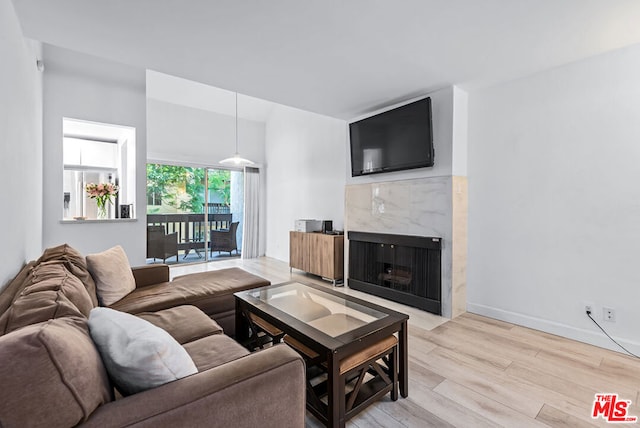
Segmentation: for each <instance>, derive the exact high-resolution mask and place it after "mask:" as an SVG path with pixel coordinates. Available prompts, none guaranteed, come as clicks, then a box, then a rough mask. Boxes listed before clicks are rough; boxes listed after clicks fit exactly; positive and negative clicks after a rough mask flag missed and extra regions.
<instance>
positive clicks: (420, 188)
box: [345, 176, 467, 318]
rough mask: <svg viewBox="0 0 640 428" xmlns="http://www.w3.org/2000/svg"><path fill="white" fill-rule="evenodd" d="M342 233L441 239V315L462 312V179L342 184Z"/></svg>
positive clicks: (464, 205) (464, 223) (464, 211)
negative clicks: (343, 186)
mask: <svg viewBox="0 0 640 428" xmlns="http://www.w3.org/2000/svg"><path fill="white" fill-rule="evenodd" d="M345 231H357V232H371V233H390V234H397V235H415V236H432V237H440V238H442V293H441V299H442V315H443V316H444V317H447V318H455V317H456V316H458V315H460V314H462V313H464V312H465V311H466V269H467V177H461V176H443V177H427V178H418V179H412V180H399V181H389V182H378V183H366V184H351V185H347V186H346V188H345ZM348 251H349V246H348V244H347V245H346V248H345V258H346V260H348V259H349V254H348ZM346 266H348V263H345V267H346ZM347 269H348V268H347ZM345 274H346V277H347V278H348V271H347V272H345Z"/></svg>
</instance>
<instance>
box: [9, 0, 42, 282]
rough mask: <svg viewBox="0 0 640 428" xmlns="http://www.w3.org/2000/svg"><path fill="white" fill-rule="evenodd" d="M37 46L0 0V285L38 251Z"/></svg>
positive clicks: (39, 122) (39, 110)
mask: <svg viewBox="0 0 640 428" xmlns="http://www.w3.org/2000/svg"><path fill="white" fill-rule="evenodd" d="M39 50H40V48H39V46H37V45H36V44H34V43H32V42H28V41H27V40H25V39H24V38H23V36H22V31H21V29H20V24H19V22H18V19H17V17H16V14H15V11H14V9H13V4H12V3H11V1H9V0H0V58H2V66H0V181H1V182H2V191H1V195H2V196H1V197H0V199H1V200H2V204H1V209H0V224H2V225H3V231H2V248H3V251H2V252H1V254H2V263H0V288H3V287H4V286H5V285H6V284H7V282H8V281H9V280H10V279H11V278H12V277H13V276H14V275H15V274H16V273H18V271H19V270H20V268H21V267H22V265H23V264H24V263H25V262H26V261H29V260H31V259H35V258H37V257H38V256H39V255H40V252H41V251H42V198H41V196H42V74H41V73H40V72H38V71H37V69H36V59H37V55H38V54H39Z"/></svg>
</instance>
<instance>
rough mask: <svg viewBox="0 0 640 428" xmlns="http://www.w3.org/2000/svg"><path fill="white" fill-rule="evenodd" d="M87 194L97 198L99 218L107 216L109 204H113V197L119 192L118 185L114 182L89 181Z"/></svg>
mask: <svg viewBox="0 0 640 428" xmlns="http://www.w3.org/2000/svg"><path fill="white" fill-rule="evenodd" d="M85 191H86V192H87V196H89V197H90V198H91V199H95V200H96V204H97V205H98V218H99V219H105V218H107V208H108V207H107V204H113V201H112V200H111V198H114V197H115V196H116V195H117V194H118V186H116V185H115V184H113V183H100V184H95V183H89V184H87V185H86V186H85Z"/></svg>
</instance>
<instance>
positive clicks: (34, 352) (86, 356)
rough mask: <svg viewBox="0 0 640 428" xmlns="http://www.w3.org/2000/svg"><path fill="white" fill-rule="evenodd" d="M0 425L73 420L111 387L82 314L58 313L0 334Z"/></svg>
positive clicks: (108, 396)
mask: <svg viewBox="0 0 640 428" xmlns="http://www.w3.org/2000/svg"><path fill="white" fill-rule="evenodd" d="M0 361H2V364H0V379H1V383H2V387H1V388H0V425H1V426H5V427H13V426H16V427H20V426H29V427H54V426H56V427H57V426H65V427H66V426H75V425H77V424H79V423H81V422H83V421H85V420H86V419H87V418H88V417H89V415H90V414H91V413H92V412H93V411H94V410H95V409H96V408H97V407H98V406H100V405H101V404H103V403H107V402H109V401H111V399H112V389H111V387H110V384H109V379H108V377H107V373H106V371H105V369H104V366H103V364H102V361H101V359H100V355H99V354H98V351H97V350H96V348H95V346H94V344H93V342H92V341H91V338H90V337H89V332H88V329H87V326H86V319H83V318H72V317H66V318H59V319H55V320H50V321H47V322H44V323H39V324H35V325H30V326H27V327H24V328H22V329H20V330H17V331H14V332H12V333H10V334H7V335H4V336H2V337H0Z"/></svg>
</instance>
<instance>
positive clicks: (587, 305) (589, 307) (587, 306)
mask: <svg viewBox="0 0 640 428" xmlns="http://www.w3.org/2000/svg"><path fill="white" fill-rule="evenodd" d="M584 312H585V313H587V314H591V315H593V303H587V302H585V303H584Z"/></svg>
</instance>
